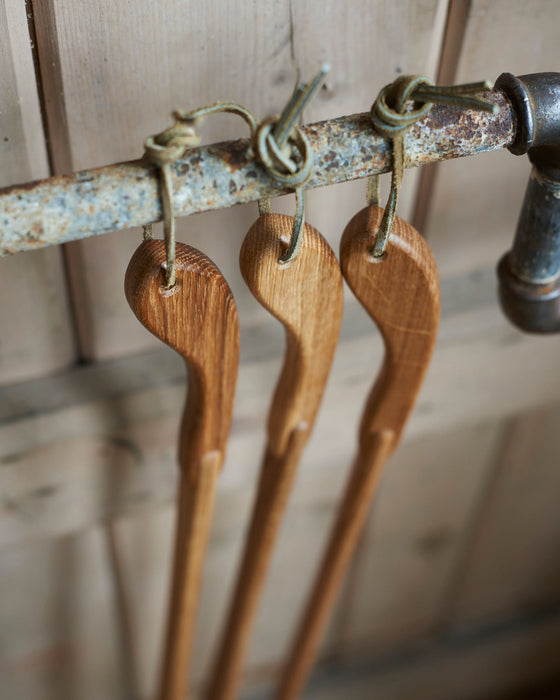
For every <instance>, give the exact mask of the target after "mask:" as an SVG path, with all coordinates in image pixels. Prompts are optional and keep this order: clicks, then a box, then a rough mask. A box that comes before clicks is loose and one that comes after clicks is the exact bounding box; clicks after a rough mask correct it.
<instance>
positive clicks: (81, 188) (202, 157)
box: [0, 90, 516, 255]
mask: <svg viewBox="0 0 560 700" xmlns="http://www.w3.org/2000/svg"><path fill="white" fill-rule="evenodd" d="M484 96H485V97H487V98H488V99H489V100H491V101H492V102H494V103H495V104H496V105H498V107H499V111H498V112H497V114H488V113H484V112H477V111H474V110H459V109H456V108H454V107H446V106H434V107H433V108H432V110H431V111H430V113H429V114H428V115H427V116H426V117H425V118H424V119H423V120H421V121H419V122H417V123H416V124H415V125H414V126H413V127H412V128H411V129H410V130H409V132H408V133H407V134H406V137H405V138H406V140H405V144H406V167H408V168H410V167H416V166H419V165H424V164H425V163H431V162H435V161H440V160H446V159H448V158H459V157H463V156H470V155H474V154H476V153H480V152H482V151H491V150H494V149H498V148H505V147H508V146H510V145H511V144H512V142H513V141H514V138H515V135H516V134H515V132H516V116H515V111H514V109H513V107H512V104H511V102H510V101H509V99H508V98H507V97H506V96H505V94H504V93H503V92H501V91H499V90H497V91H493V92H488V93H485V94H484ZM302 129H303V131H304V132H305V134H306V135H307V137H308V139H309V141H310V144H311V148H312V153H313V174H312V176H311V178H310V180H309V182H308V184H307V185H306V187H307V188H313V187H322V186H324V185H332V184H335V183H338V182H346V181H348V180H354V179H358V178H364V177H367V176H369V175H373V174H375V173H384V172H387V171H388V170H389V169H390V166H391V156H390V149H389V142H388V141H387V140H386V139H384V138H383V137H382V136H380V135H379V134H377V133H376V132H375V130H374V129H373V127H372V124H371V120H370V117H369V114H355V115H352V116H347V117H340V118H338V119H332V120H329V121H324V122H318V123H316V124H310V125H307V126H304V127H302ZM173 176H174V209H175V213H176V215H177V216H185V215H187V214H194V213H195V212H203V211H209V210H211V209H223V208H226V207H230V206H232V205H234V204H243V203H246V202H252V201H256V200H258V199H262V198H264V197H274V196H277V195H282V194H287V193H288V192H290V190H289V189H287V188H282V187H279V186H278V185H277V183H275V182H274V181H273V180H272V179H271V178H270V177H269V176H268V175H267V173H266V172H265V170H264V168H263V167H262V166H261V165H260V164H259V163H258V162H257V161H256V160H255V159H254V156H253V153H252V149H251V143H250V141H249V140H248V139H242V140H237V141H228V142H224V143H218V144H211V145H208V146H202V147H199V148H193V149H192V150H190V151H188V152H187V153H186V155H185V156H184V158H182V159H181V160H179V161H177V162H176V163H175V164H174V166H173ZM160 219H161V203H160V197H159V191H158V179H157V174H156V170H155V168H154V167H153V166H149V165H146V164H145V163H144V162H142V161H139V160H138V161H130V162H127V163H118V164H116V165H110V166H106V167H102V168H96V169H93V170H84V171H81V172H78V173H74V174H72V175H63V176H58V177H52V178H49V179H46V180H40V181H38V182H32V183H28V184H24V185H16V186H12V187H8V188H4V189H1V190H0V255H8V254H12V253H18V252H22V251H26V250H34V249H37V248H42V247H45V246H50V245H57V244H60V243H66V242H69V241H75V240H79V239H82V238H87V237H89V236H96V235H100V234H103V233H109V232H111V231H115V230H119V229H126V228H130V227H132V226H140V225H142V224H149V223H154V222H156V221H159V220H160Z"/></svg>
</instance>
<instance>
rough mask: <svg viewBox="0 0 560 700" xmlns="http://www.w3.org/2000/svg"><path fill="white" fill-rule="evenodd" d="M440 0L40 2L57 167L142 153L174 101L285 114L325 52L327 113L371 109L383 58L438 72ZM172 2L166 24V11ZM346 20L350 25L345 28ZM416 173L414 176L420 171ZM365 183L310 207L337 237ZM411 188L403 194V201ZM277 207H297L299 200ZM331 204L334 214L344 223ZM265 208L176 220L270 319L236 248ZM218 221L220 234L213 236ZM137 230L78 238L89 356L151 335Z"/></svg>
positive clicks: (220, 130)
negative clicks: (144, 318)
mask: <svg viewBox="0 0 560 700" xmlns="http://www.w3.org/2000/svg"><path fill="white" fill-rule="evenodd" d="M443 4H444V3H443V2H442V0H430V1H429V2H428V3H422V4H421V5H417V4H412V5H411V4H410V3H406V2H404V1H402V2H399V3H396V4H395V3H393V4H392V5H391V9H390V10H389V9H388V8H385V7H384V6H382V5H377V4H374V5H372V3H368V2H365V0H363V1H361V2H360V3H352V4H351V5H349V6H343V5H341V4H340V3H336V2H331V3H330V4H329V5H328V6H327V7H325V6H324V3H321V4H320V3H318V2H316V3H314V6H313V4H312V3H309V4H305V5H304V4H302V3H290V2H288V0H284V1H283V2H280V3H279V2H273V1H272V0H267V2H264V3H262V2H261V3H258V4H257V5H256V6H255V7H254V8H253V9H252V10H251V14H250V21H248V18H247V16H246V14H245V13H243V12H240V8H239V7H238V5H237V4H236V3H228V4H227V5H224V3H221V2H218V1H214V2H212V3H205V4H204V6H201V7H200V8H195V7H192V6H190V5H185V4H184V3H180V2H179V1H178V0H167V2H166V3H165V4H164V6H162V5H161V3H160V4H159V5H158V6H157V8H156V7H155V6H153V4H150V3H149V2H147V0H136V1H135V2H134V3H132V4H129V5H127V6H126V8H123V7H122V6H121V5H119V4H117V5H115V4H114V3H112V2H108V0H105V2H103V3H102V5H101V16H102V21H101V22H100V21H99V16H100V15H99V13H100V9H99V4H97V5H96V6H91V7H83V8H80V10H79V11H78V10H77V8H76V7H74V6H72V5H69V4H68V3H64V2H61V0H48V1H47V2H44V3H39V6H38V8H37V16H38V28H39V33H38V46H39V55H40V57H41V65H42V68H43V73H44V84H45V92H46V98H47V99H46V105H47V115H48V117H49V120H48V121H49V132H50V134H51V137H52V138H53V143H56V144H58V145H57V147H56V148H55V149H54V155H55V169H56V170H57V171H59V170H61V169H62V170H64V169H69V168H72V169H78V168H82V167H89V166H93V165H98V164H102V163H107V162H112V161H115V160H121V159H124V158H130V157H134V156H137V155H138V154H139V153H140V152H141V150H142V141H143V139H144V138H145V136H146V135H147V134H149V133H153V132H154V131H157V130H160V129H161V128H163V127H164V126H165V125H167V124H168V123H169V116H168V115H169V112H170V111H171V110H172V109H173V108H174V107H177V106H182V107H194V106H199V105H203V104H207V103H209V102H212V101H215V100H216V99H231V100H235V101H239V102H241V103H244V104H246V105H247V106H248V107H249V108H251V109H253V110H254V111H255V112H256V114H257V115H258V116H259V117H264V116H265V115H267V114H270V113H277V112H279V111H280V109H281V107H282V106H283V104H284V103H285V101H286V99H287V98H288V96H289V95H290V92H291V90H292V87H293V85H294V83H295V79H296V70H297V68H298V67H301V68H302V70H304V71H305V73H304V75H303V77H308V76H310V75H311V74H313V73H314V72H315V70H316V69H317V67H318V66H319V64H320V62H322V61H323V60H324V58H325V55H326V54H327V53H328V54H331V53H332V54H333V56H334V57H333V59H332V61H331V62H332V63H333V79H334V82H331V83H330V88H328V89H327V90H326V91H324V92H323V95H324V99H323V100H322V103H321V104H322V105H323V106H322V107H321V108H319V109H318V112H317V114H320V115H323V114H325V113H326V112H328V115H329V116H332V115H333V114H341V113H342V112H343V111H359V110H361V109H364V108H365V107H367V106H369V104H370V103H371V102H372V101H373V98H374V97H375V95H372V94H371V92H372V91H377V90H378V89H379V88H380V87H381V85H379V84H377V83H376V82H374V84H373V87H372V81H371V79H370V77H369V76H370V74H371V70H372V68H371V67H372V66H375V70H376V74H379V73H381V74H383V75H386V76H387V79H388V80H389V79H390V78H392V77H393V76H394V75H396V74H397V72H399V71H400V70H406V69H410V70H412V69H415V70H416V69H418V66H419V65H420V66H421V68H422V69H423V70H426V71H427V72H428V73H431V72H433V67H432V66H431V65H429V66H428V65H427V63H430V64H431V63H433V58H432V54H431V48H430V47H431V46H432V45H433V42H434V40H435V42H436V43H437V42H438V41H439V33H438V32H440V31H441V26H440V25H441V22H439V21H438V22H437V23H436V24H437V26H436V29H433V21H434V18H435V17H436V9H437V8H438V7H441V6H442V5H443ZM162 13H163V14H165V16H166V17H167V18H169V21H167V22H165V23H163V22H161V21H160V17H161V14H162ZM440 14H441V13H440ZM311 17H312V19H313V21H312V22H311V21H310V18H311ZM403 19H404V21H403ZM341 22H343V23H344V28H343V31H338V28H339V26H340V23H341ZM378 26H383V27H384V32H383V34H382V38H381V39H380V40H376V41H371V36H372V32H374V30H375V28H376V27H378ZM333 34H334V36H333ZM331 37H332V40H331ZM140 46H145V47H146V50H142V51H141V50H139V47H140ZM218 47H219V48H218ZM405 47H406V48H405ZM300 53H301V58H300V56H299V54H300ZM312 116H313V114H312V113H310V115H309V117H307V116H306V118H311V117H312ZM239 133H245V127H244V126H243V125H242V124H241V123H240V122H238V121H236V120H234V119H232V118H231V117H224V118H212V119H209V120H208V126H207V127H204V128H203V134H204V137H205V138H207V139H209V140H212V139H219V140H221V139H223V138H226V137H228V136H233V135H235V134H239ZM407 179H408V180H409V185H410V186H412V184H413V179H414V178H413V176H411V177H410V178H407ZM364 188H365V183H362V185H361V186H359V188H358V189H356V195H353V196H351V198H350V202H349V208H348V209H346V208H345V207H344V206H342V207H341V206H340V202H336V203H335V202H333V201H332V200H333V198H332V193H331V192H330V191H329V192H328V193H325V194H323V195H319V196H322V197H323V199H321V200H318V204H317V205H312V206H311V209H310V222H312V221H313V218H314V216H313V215H314V212H317V214H318V215H319V216H318V219H319V221H318V223H319V224H320V225H323V223H325V229H326V231H325V233H326V235H327V236H330V238H331V240H333V241H335V242H336V241H337V240H338V238H339V236H340V232H341V231H342V229H343V226H344V224H345V223H346V221H347V220H348V219H349V218H350V216H351V215H352V214H353V213H355V211H356V209H357V208H359V206H358V205H361V203H362V202H363V197H364V195H363V192H364ZM345 191H350V190H348V189H347V188H342V189H341V190H339V191H337V199H338V197H339V195H340V196H342V199H343V200H344V198H345V196H344V192H345ZM358 193H359V194H358ZM325 198H326V199H325ZM406 198H407V195H406V193H405V195H403V199H402V204H403V209H402V211H403V212H406V210H407V204H406ZM325 203H327V204H328V206H327V207H326V209H327V210H328V211H327V212H326V211H325ZM276 208H277V209H278V210H280V211H284V212H286V213H291V212H292V210H293V202H292V198H291V197H288V198H286V199H285V201H283V202H281V203H278V204H275V209H276ZM328 212H333V213H335V214H336V217H337V218H336V220H335V221H331V218H332V217H331V216H330V214H329V213H328ZM255 216H256V212H255V208H254V207H253V206H248V207H236V208H234V209H230V210H228V211H225V212H214V213H212V214H207V215H206V214H205V215H201V216H198V217H190V219H189V220H188V221H183V222H181V224H180V225H179V231H180V234H179V235H180V237H183V238H184V239H186V240H188V242H189V243H192V244H194V245H197V243H198V242H200V245H201V247H202V249H203V251H204V252H205V253H207V254H208V255H209V256H210V257H211V258H212V259H213V260H215V262H216V263H217V264H218V266H219V267H220V269H221V270H222V272H223V273H224V275H225V276H226V278H227V279H228V281H229V283H230V285H231V286H232V289H233V291H234V294H235V296H236V299H237V301H238V306H239V307H240V314H241V318H242V319H244V318H251V317H253V316H256V317H257V318H262V315H259V313H258V311H257V310H256V307H255V305H254V303H253V301H252V300H251V299H250V298H249V295H248V294H247V292H246V291H245V290H244V286H243V283H242V281H241V278H240V276H239V273H238V270H237V251H238V249H239V246H240V242H241V239H242V236H243V234H244V232H245V231H246V230H247V228H248V227H249V225H250V223H251V222H252V221H253V220H254V218H255ZM209 230H213V231H214V232H215V235H214V236H208V231H209ZM232 231H238V235H235V234H234V235H232ZM137 240H138V233H137V232H134V233H131V234H130V235H127V234H125V235H123V234H122V233H120V234H118V235H115V236H111V235H109V236H104V237H103V240H101V239H99V240H91V241H87V242H84V243H79V244H72V245H71V246H69V247H68V256H69V260H70V272H71V278H72V286H73V294H74V297H75V301H76V306H77V308H79V314H78V315H77V324H78V329H79V335H80V341H81V348H82V354H83V355H84V356H85V357H88V358H93V359H96V358H104V357H109V356H113V355H118V354H124V353H126V352H130V351H133V350H135V351H137V350H138V349H141V348H145V347H149V346H150V345H151V344H152V345H153V342H152V340H151V339H150V338H148V337H147V336H146V335H145V334H144V333H143V332H142V330H141V328H140V327H139V326H138V325H137V324H136V323H135V321H134V319H132V318H131V316H130V313H129V312H128V310H127V309H126V306H125V304H124V302H123V300H122V292H121V288H120V285H121V282H120V280H121V278H122V271H123V270H124V268H125V266H126V263H127V260H128V258H129V257H130V255H131V253H132V251H133V249H134V247H135V243H136V241H137Z"/></svg>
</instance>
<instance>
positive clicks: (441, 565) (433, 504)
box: [338, 423, 502, 658]
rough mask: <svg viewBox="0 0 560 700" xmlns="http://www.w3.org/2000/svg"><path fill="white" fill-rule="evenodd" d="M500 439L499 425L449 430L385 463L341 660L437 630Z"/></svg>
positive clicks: (344, 625) (343, 628)
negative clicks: (472, 513)
mask: <svg viewBox="0 0 560 700" xmlns="http://www.w3.org/2000/svg"><path fill="white" fill-rule="evenodd" d="M501 434H502V430H501V426H500V425H499V424H498V423H497V424H492V423H490V424H486V425H483V426H480V425H479V426H474V427H471V428H463V429H455V430H452V431H448V432H447V433H444V434H443V435H441V436H430V437H425V438H423V439H420V440H415V441H412V442H409V443H408V444H407V445H405V446H404V448H403V449H402V450H400V451H399V452H398V453H397V454H395V456H394V458H392V459H391V461H390V462H389V464H388V465H387V470H386V472H385V474H384V477H383V481H382V488H381V491H380V493H379V496H378V497H377V499H376V502H375V505H374V508H373V511H372V513H371V517H370V522H369V525H368V528H367V529H366V530H365V532H364V537H363V539H362V542H361V546H360V550H359V554H358V559H357V561H356V566H355V572H354V574H355V575H354V581H353V582H352V585H351V588H352V591H351V593H352V595H351V597H350V598H349V606H348V608H347V609H343V611H342V613H341V616H340V618H339V620H338V628H339V630H340V637H339V642H340V645H341V646H342V648H343V649H344V652H343V653H344V655H345V658H351V655H352V651H353V650H355V649H356V648H360V646H362V647H363V646H367V647H368V648H372V649H373V648H375V649H378V650H379V651H381V652H384V651H385V652H386V651H387V649H390V648H391V647H395V646H397V645H398V644H399V642H400V643H402V642H403V641H405V642H406V641H410V640H413V639H414V638H420V637H423V636H429V635H430V634H431V633H433V632H435V631H436V628H437V626H438V625H439V624H440V622H441V620H440V611H441V602H442V599H443V597H444V595H445V594H446V593H447V588H448V584H449V579H450V577H451V575H452V574H453V573H454V570H455V567H456V564H457V556H458V553H459V554H460V553H461V552H462V551H463V547H464V542H465V539H466V537H467V536H468V534H469V527H470V522H471V521H470V516H471V512H472V510H473V508H474V507H475V506H476V504H477V503H478V499H479V498H480V493H481V490H482V489H483V488H484V487H485V485H486V481H485V476H486V472H487V470H488V467H489V466H490V465H491V464H492V463H493V460H494V457H495V452H496V444H497V441H498V438H499V437H501Z"/></svg>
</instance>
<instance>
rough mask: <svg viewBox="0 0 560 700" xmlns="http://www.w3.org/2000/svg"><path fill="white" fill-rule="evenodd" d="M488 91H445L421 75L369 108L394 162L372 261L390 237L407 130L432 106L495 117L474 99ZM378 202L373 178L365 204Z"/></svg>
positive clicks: (397, 84)
mask: <svg viewBox="0 0 560 700" xmlns="http://www.w3.org/2000/svg"><path fill="white" fill-rule="evenodd" d="M491 89H492V86H491V85H490V83H489V82H488V81H484V82H480V83H468V84H465V85H453V86H445V87H444V86H436V85H434V83H433V82H432V81H431V80H430V79H429V78H425V77H423V76H421V75H402V76H400V77H399V78H397V79H396V80H395V81H394V82H393V83H391V84H390V85H386V86H385V87H384V88H383V89H382V90H381V91H380V92H379V95H378V96H377V99H376V100H375V102H374V103H373V105H372V107H371V120H372V122H373V125H374V126H375V128H376V130H377V131H378V132H379V133H380V134H382V135H383V136H385V137H386V138H389V139H391V144H392V161H393V162H392V171H391V191H390V193H389V199H388V201H387V205H386V206H385V210H384V212H383V218H382V219H381V223H380V225H379V230H378V232H377V237H376V239H375V244H374V247H373V250H372V254H373V255H374V256H375V257H381V256H382V255H383V254H384V252H385V248H386V246H387V240H388V239H389V235H390V233H391V226H392V224H393V219H394V217H395V211H396V208H397V200H398V196H399V189H400V186H401V183H402V178H403V174H404V156H405V153H404V137H405V134H406V131H407V129H409V128H410V127H411V126H412V125H413V124H414V123H415V122H416V121H418V120H419V119H422V118H423V117H425V116H426V115H427V114H428V112H429V111H430V109H431V108H432V106H433V104H434V103H437V104H447V105H452V106H455V107H460V108H463V109H477V110H482V111H485V112H492V113H494V114H495V113H496V112H497V110H498V108H497V106H496V105H495V104H493V103H492V102H489V101H488V100H485V99H483V98H481V97H476V96H475V95H476V93H479V92H482V91H484V90H491ZM411 102H412V105H411V104H410V103H411ZM374 178H375V179H374ZM378 199H379V189H378V180H377V175H374V176H373V177H372V178H371V179H370V181H369V182H368V193H367V200H368V204H377V201H378Z"/></svg>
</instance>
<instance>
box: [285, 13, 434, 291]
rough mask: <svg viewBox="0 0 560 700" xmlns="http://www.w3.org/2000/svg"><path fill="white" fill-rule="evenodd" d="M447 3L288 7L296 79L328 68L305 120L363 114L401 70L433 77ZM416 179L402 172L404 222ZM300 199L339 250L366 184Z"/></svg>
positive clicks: (401, 212)
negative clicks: (323, 84)
mask: <svg viewBox="0 0 560 700" xmlns="http://www.w3.org/2000/svg"><path fill="white" fill-rule="evenodd" d="M446 5H447V2H446V1H445V0H429V1H428V2H422V3H410V2H403V1H402V0H399V2H391V3H372V2H369V1H368V0H359V1H358V2H356V1H354V2H351V3H340V2H338V1H337V0H326V1H325V0H311V1H308V2H304V3H302V2H295V3H293V4H292V17H293V47H294V48H293V53H294V60H295V62H296V64H297V66H298V68H299V69H300V71H301V74H302V76H304V77H306V76H311V75H313V74H314V72H315V71H316V70H317V68H318V66H320V65H321V64H322V63H325V62H326V63H329V64H330V65H331V71H330V73H329V74H328V75H327V79H326V83H325V86H324V88H323V89H322V90H321V92H319V94H318V96H317V97H316V98H315V100H314V101H313V102H312V103H311V104H310V106H309V107H308V108H307V110H306V112H305V114H304V121H305V122H310V121H315V120H319V119H329V118H332V117H334V116H336V115H339V114H353V113H355V112H363V111H367V110H369V108H370V107H371V105H372V103H373V102H374V100H375V98H376V97H377V93H378V92H379V90H380V89H381V88H382V87H383V86H384V85H386V84H387V83H390V82H392V81H393V80H394V79H395V78H396V77H397V76H398V75H400V74H401V73H415V74H416V73H421V74H425V75H428V76H430V77H431V76H433V75H434V73H435V70H436V66H437V58H438V50H439V46H440V43H441V40H442V32H443V27H444V20H445V9H446ZM381 28H382V29H381ZM417 177H418V171H416V170H409V171H407V173H406V176H405V178H404V182H403V187H402V189H401V194H400V196H399V210H398V213H399V215H400V216H402V217H403V218H404V219H407V220H409V218H410V213H411V205H412V200H413V197H414V193H415V190H416V183H417ZM388 183H389V176H387V177H386V178H384V182H383V190H382V191H383V196H382V198H381V202H382V204H383V203H384V202H385V201H386V196H387V193H388ZM306 199H307V209H306V211H307V216H308V219H309V222H310V223H311V224H313V225H314V226H316V227H317V228H318V229H319V231H321V233H322V234H323V235H324V236H325V237H326V238H327V239H328V240H329V242H330V243H331V245H332V246H333V248H334V250H336V251H338V242H339V240H340V237H341V235H342V232H343V230H344V229H345V227H346V224H347V223H348V221H349V220H350V219H351V218H352V216H354V214H355V213H356V212H357V211H359V210H360V209H362V208H363V207H364V206H365V201H366V182H365V181H360V182H349V183H345V184H344V185H336V186H332V187H326V188H322V189H320V190H313V191H310V192H309V193H308V194H307V195H306ZM288 212H289V209H288ZM349 298H350V297H349Z"/></svg>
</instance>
